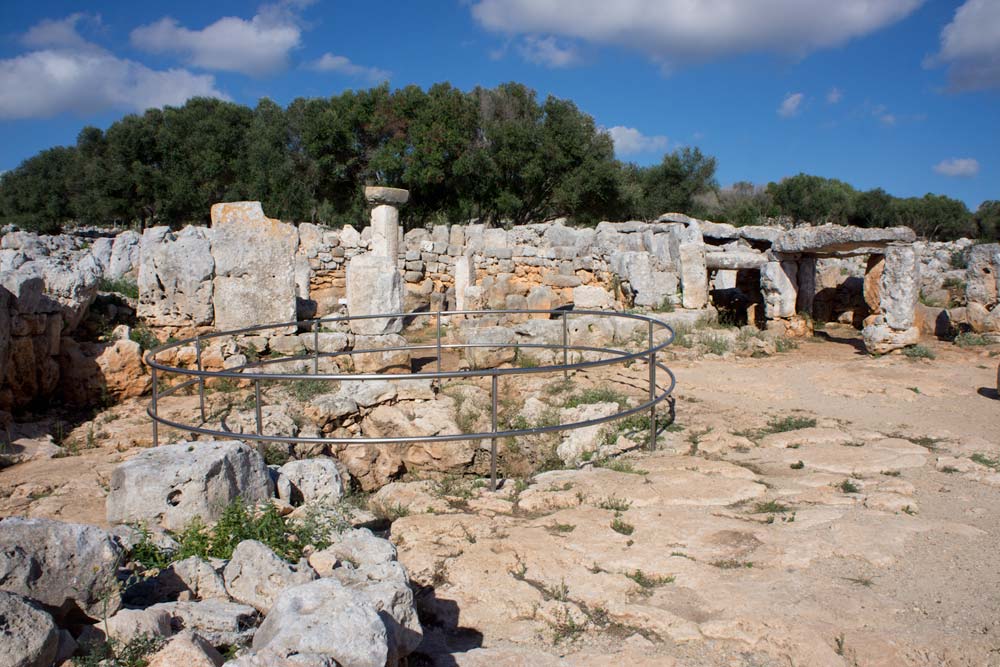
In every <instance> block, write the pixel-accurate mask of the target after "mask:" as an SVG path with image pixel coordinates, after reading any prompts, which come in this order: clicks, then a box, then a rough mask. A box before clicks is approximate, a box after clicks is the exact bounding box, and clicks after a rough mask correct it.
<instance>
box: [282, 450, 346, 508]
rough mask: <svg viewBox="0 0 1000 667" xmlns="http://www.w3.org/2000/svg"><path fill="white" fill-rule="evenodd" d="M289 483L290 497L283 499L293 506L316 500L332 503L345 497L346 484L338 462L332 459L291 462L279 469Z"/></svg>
mask: <svg viewBox="0 0 1000 667" xmlns="http://www.w3.org/2000/svg"><path fill="white" fill-rule="evenodd" d="M278 470H279V472H280V473H281V475H283V476H284V477H285V478H286V479H288V481H289V486H290V488H289V495H288V497H287V498H283V497H281V494H279V497H281V499H282V500H285V501H287V502H288V503H290V504H292V505H301V504H303V503H308V502H312V501H314V500H319V501H325V502H332V503H335V502H337V501H339V500H340V499H341V498H343V496H344V482H343V480H342V479H341V477H340V470H339V468H337V462H336V461H334V460H332V459H300V460H298V461H289V462H288V463H286V464H285V465H283V466H281V468H279V469H278Z"/></svg>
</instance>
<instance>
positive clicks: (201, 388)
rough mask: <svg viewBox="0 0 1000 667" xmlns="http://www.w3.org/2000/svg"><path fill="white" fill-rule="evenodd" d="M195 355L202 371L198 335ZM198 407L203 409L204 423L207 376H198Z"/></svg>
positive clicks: (199, 370) (203, 419)
mask: <svg viewBox="0 0 1000 667" xmlns="http://www.w3.org/2000/svg"><path fill="white" fill-rule="evenodd" d="M194 347H195V355H196V358H197V360H198V372H199V373H201V371H202V367H201V336H196V337H195V339H194ZM198 407H199V408H200V409H201V422H202V423H203V424H204V423H205V422H206V421H207V419H205V376H204V375H200V376H198Z"/></svg>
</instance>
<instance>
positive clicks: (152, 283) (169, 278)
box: [138, 226, 215, 327]
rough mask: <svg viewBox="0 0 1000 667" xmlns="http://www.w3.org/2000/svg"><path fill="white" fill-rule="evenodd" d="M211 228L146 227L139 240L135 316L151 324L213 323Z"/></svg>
mask: <svg viewBox="0 0 1000 667" xmlns="http://www.w3.org/2000/svg"><path fill="white" fill-rule="evenodd" d="M211 237H212V231H211V230H209V229H205V228H204V227H194V226H188V227H185V228H184V229H182V230H181V231H180V232H176V233H174V232H172V231H170V228H169V227H151V228H149V229H147V230H145V231H144V232H143V233H142V239H141V240H140V243H139V278H138V285H139V310H138V313H139V317H140V318H142V319H143V320H144V321H146V322H148V323H149V324H151V325H154V326H176V327H190V326H203V325H208V324H212V320H213V318H214V310H213V306H212V300H213V294H214V287H213V283H212V276H213V274H214V272H215V260H214V259H213V257H212V241H211Z"/></svg>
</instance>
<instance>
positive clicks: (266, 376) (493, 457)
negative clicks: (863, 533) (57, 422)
mask: <svg viewBox="0 0 1000 667" xmlns="http://www.w3.org/2000/svg"><path fill="white" fill-rule="evenodd" d="M511 315H514V316H525V315H526V316H529V317H539V316H547V317H548V318H549V319H550V320H551V319H553V318H558V319H560V320H561V321H562V340H561V342H560V343H545V342H520V341H515V342H514V343H496V342H486V343H468V342H464V343H459V342H447V341H445V340H444V336H443V331H442V330H443V320H444V318H448V317H455V316H461V317H463V318H467V317H486V316H488V317H495V316H511ZM582 316H597V317H601V318H627V319H631V320H638V321H640V322H642V323H644V324H645V325H646V336H645V338H646V347H645V348H644V349H641V350H639V351H635V352H629V351H627V350H622V349H618V348H615V347H599V346H593V345H581V344H573V342H572V341H571V340H570V338H571V337H570V327H569V319H570V318H571V317H582ZM419 318H431V319H433V320H434V325H435V329H436V335H435V340H434V342H433V343H420V344H410V343H408V342H407V344H406V345H395V346H388V347H376V348H367V349H358V348H356V347H355V348H352V349H344V350H338V351H332V352H321V351H320V347H321V345H320V333H321V329H322V328H323V327H324V326H325V325H338V324H343V323H350V322H352V321H357V320H372V319H377V320H392V319H401V320H404V321H410V322H412V321H414V320H416V319H419ZM289 329H294V330H295V331H297V332H298V331H303V332H304V333H305V334H306V335H308V333H310V332H311V333H312V334H313V340H312V342H313V349H312V351H308V350H307V351H306V352H305V353H302V354H296V355H289V356H280V357H276V358H261V359H256V360H249V359H248V361H247V363H245V364H243V365H240V366H237V367H233V368H227V369H225V370H212V371H209V370H205V369H204V367H203V363H202V361H203V360H202V353H203V351H204V349H205V347H206V343H207V342H210V341H212V340H214V339H234V338H235V337H237V336H248V335H255V334H260V333H261V332H266V331H269V330H281V331H286V330H289ZM658 331H659V332H661V333H662V332H665V333H666V336H665V337H664V339H663V340H662V342H659V343H656V342H655V338H654V334H655V333H656V332H658ZM296 335H298V336H299V337H300V339H301V336H302V333H299V334H296ZM673 339H674V332H673V330H672V329H671V328H670V327H669V326H668V325H666V324H665V323H663V322H661V321H659V320H657V319H654V318H652V317H648V316H645V315H639V314H635V313H620V312H614V311H595V310H528V309H507V310H463V311H442V310H436V311H424V312H412V313H379V314H376V315H346V316H335V317H326V318H314V319H307V320H298V321H295V322H283V323H279V324H262V325H257V326H252V327H246V328H244V329H237V330H232V331H220V332H217V333H210V334H205V335H200V336H196V337H194V338H189V339H186V340H180V341H175V342H171V343H167V344H165V345H161V346H159V347H157V348H155V349H153V350H150V351H149V352H148V353H147V354H146V364H147V365H148V366H149V368H150V372H151V374H152V378H151V379H152V385H153V391H152V400H151V401H150V404H149V406H148V408H147V410H146V412H147V414H148V415H149V416H150V417H151V418H152V424H153V446H154V447H155V446H157V445H159V426H160V424H162V425H164V426H168V427H171V428H176V429H179V430H182V431H187V432H190V433H197V434H199V435H207V436H214V437H221V438H228V439H233V438H235V439H239V440H250V441H255V442H281V443H296V444H297V443H303V444H331V445H348V446H351V445H373V444H402V443H421V442H455V441H468V440H486V439H489V440H490V441H491V445H490V489H491V490H495V489H496V481H497V440H498V439H501V438H516V437H521V436H530V435H539V434H543V433H553V432H559V431H568V430H572V429H578V428H585V427H588V426H595V425H599V424H604V423H608V422H612V421H615V420H618V419H623V418H626V417H629V416H631V415H636V414H640V413H643V412H648V413H649V440H648V447H649V449H655V448H656V438H657V426H656V424H657V421H656V408H657V405H658V404H660V403H661V402H663V401H665V400H671V401H672V398H671V393H672V392H673V389H674V386H675V384H676V378H675V377H674V374H673V372H672V371H671V370H670V369H669V368H667V366H665V365H664V364H662V363H661V362H659V361H657V353H658V352H660V351H661V350H663V348H665V347H667V346H668V345H670V343H671V342H673ZM404 340H405V339H404ZM191 345H193V346H194V347H195V368H182V367H179V366H171V365H168V364H165V363H163V362H161V361H158V360H157V355H162V354H163V353H164V352H167V351H169V350H174V349H177V348H181V347H185V346H191ZM511 347H513V348H514V349H515V355H516V354H517V352H518V351H519V350H522V349H527V350H561V352H562V363H561V364H549V365H544V364H539V365H536V366H528V367H517V366H514V367H510V368H483V369H469V370H454V371H445V370H442V366H441V362H442V356H443V352H444V351H445V350H466V349H470V348H490V349H497V348H511ZM421 350H422V351H431V350H433V352H434V356H435V370H434V371H420V372H415V373H414V372H411V373H406V374H397V373H352V372H337V373H321V372H320V359H323V358H336V357H345V356H346V357H353V356H355V355H359V354H372V353H386V352H400V351H408V352H414V351H421ZM570 352H576V353H580V355H581V360H580V361H577V362H574V363H570V361H569V354H570ZM584 353H591V354H597V355H608V358H606V359H605V358H601V359H594V360H589V361H584V360H582V355H583V354H584ZM299 361H311V362H312V372H311V373H309V372H306V373H295V372H293V373H286V372H275V373H272V372H266V373H265V372H260V370H258V369H262V368H264V367H266V366H268V365H271V364H288V363H291V362H299ZM632 362H640V363H645V364H646V365H647V366H648V371H649V372H648V390H649V392H648V399H647V400H645V401H643V402H641V403H640V404H639V405H636V406H634V407H630V408H622V409H621V410H619V411H618V412H616V413H615V414H613V415H609V416H607V417H597V418H593V419H587V420H583V421H578V422H572V423H568V424H554V425H547V426H536V427H531V428H516V429H506V430H498V425H497V412H498V397H499V391H498V381H499V378H501V377H504V376H514V375H527V374H533V373H558V372H560V371H561V372H562V374H563V378H564V379H568V378H569V374H570V373H571V372H575V371H586V370H591V369H595V368H600V367H604V366H610V365H614V364H623V365H625V364H630V363H632ZM658 370H660V371H662V372H663V373H665V374H666V379H667V381H666V382H664V383H663V385H664V386H663V387H662V388H661V386H660V382H659V380H658V373H657V371H658ZM164 376H168V377H169V376H174V377H177V376H180V377H188V378H189V379H187V380H183V381H181V382H178V383H176V384H172V385H169V386H167V387H166V388H161V387H160V380H161V379H164ZM478 377H490V404H491V409H490V430H489V431H484V432H479V433H454V434H451V433H448V434H437V435H426V436H385V437H370V436H362V437H320V436H316V437H313V436H305V437H304V436H292V435H285V434H271V433H264V428H263V415H262V408H263V395H262V392H261V383H262V382H277V381H282V380H324V381H330V382H334V381H342V380H357V381H369V380H387V381H399V380H414V379H431V380H439V381H440V380H442V379H452V378H478ZM224 378H228V379H230V380H235V381H243V382H250V383H252V384H253V390H254V414H255V420H256V432H255V433H234V432H232V431H230V430H229V429H228V428H227V427H226V426H225V423H224V421H223V420H220V425H219V426H220V427H219V429H214V428H209V427H208V424H207V422H208V418H207V415H206V412H205V383H206V380H207V379H224ZM194 385H197V391H198V397H199V413H200V417H201V423H200V424H198V425H196V424H185V423H182V422H178V421H173V420H170V419H167V418H166V417H164V416H162V415H161V414H160V411H159V402H160V400H161V399H163V398H165V397H168V396H171V395H173V394H176V393H177V392H179V391H182V390H184V389H186V388H188V387H191V386H194Z"/></svg>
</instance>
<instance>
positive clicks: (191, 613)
mask: <svg viewBox="0 0 1000 667" xmlns="http://www.w3.org/2000/svg"><path fill="white" fill-rule="evenodd" d="M149 609H152V610H157V611H165V612H166V613H168V614H170V618H171V627H173V628H174V629H175V630H181V629H186V630H193V631H194V632H197V633H198V634H199V635H201V636H202V637H204V638H205V639H206V640H207V641H208V642H209V643H210V644H211V645H212V646H243V645H245V644H248V643H250V640H251V639H252V638H253V636H254V631H255V630H256V627H257V623H258V621H259V617H258V614H257V612H256V610H254V608H253V607H251V606H249V605H245V604H239V603H237V602H229V601H228V600H200V601H197V602H191V601H180V602H161V603H159V604H155V605H153V606H152V607H149Z"/></svg>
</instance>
